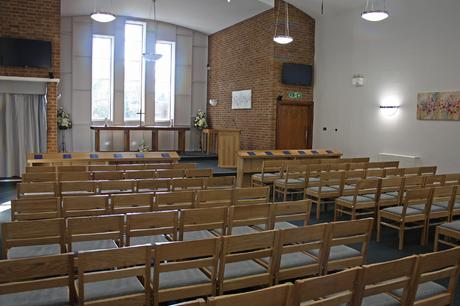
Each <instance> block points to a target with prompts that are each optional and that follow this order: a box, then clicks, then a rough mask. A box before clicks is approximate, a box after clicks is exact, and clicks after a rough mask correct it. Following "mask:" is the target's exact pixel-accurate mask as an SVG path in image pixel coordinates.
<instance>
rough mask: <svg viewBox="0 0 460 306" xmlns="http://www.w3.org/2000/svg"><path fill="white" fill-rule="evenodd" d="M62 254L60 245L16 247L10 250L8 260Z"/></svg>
mask: <svg viewBox="0 0 460 306" xmlns="http://www.w3.org/2000/svg"><path fill="white" fill-rule="evenodd" d="M59 253H61V247H60V246H59V244H44V245H30V246H21V247H14V248H11V249H9V250H8V255H7V257H8V259H14V258H26V257H35V256H46V255H55V254H59Z"/></svg>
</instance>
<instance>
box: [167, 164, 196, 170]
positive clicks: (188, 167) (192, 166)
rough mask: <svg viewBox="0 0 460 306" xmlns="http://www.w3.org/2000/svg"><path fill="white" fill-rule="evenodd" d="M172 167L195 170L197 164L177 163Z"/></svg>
mask: <svg viewBox="0 0 460 306" xmlns="http://www.w3.org/2000/svg"><path fill="white" fill-rule="evenodd" d="M170 166H171V169H195V168H196V163H175V164H171V165H170Z"/></svg>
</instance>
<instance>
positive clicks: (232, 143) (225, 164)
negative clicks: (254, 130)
mask: <svg viewBox="0 0 460 306" xmlns="http://www.w3.org/2000/svg"><path fill="white" fill-rule="evenodd" d="M216 132H217V158H218V166H219V167H220V168H236V161H237V154H238V151H239V150H240V134H241V130H231V129H217V130H216Z"/></svg>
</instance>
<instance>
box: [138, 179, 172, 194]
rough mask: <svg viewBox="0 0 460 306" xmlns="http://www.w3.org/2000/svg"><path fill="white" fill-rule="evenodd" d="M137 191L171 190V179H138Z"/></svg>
mask: <svg viewBox="0 0 460 306" xmlns="http://www.w3.org/2000/svg"><path fill="white" fill-rule="evenodd" d="M136 184H137V188H136V190H137V192H167V191H170V190H171V180H170V179H142V180H137V182H136Z"/></svg>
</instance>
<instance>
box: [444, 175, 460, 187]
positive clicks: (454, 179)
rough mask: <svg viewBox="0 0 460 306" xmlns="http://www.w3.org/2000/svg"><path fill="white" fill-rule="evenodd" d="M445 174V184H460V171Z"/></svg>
mask: <svg viewBox="0 0 460 306" xmlns="http://www.w3.org/2000/svg"><path fill="white" fill-rule="evenodd" d="M445 176H446V180H445V182H444V184H445V185H460V173H448V174H446V175H445Z"/></svg>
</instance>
